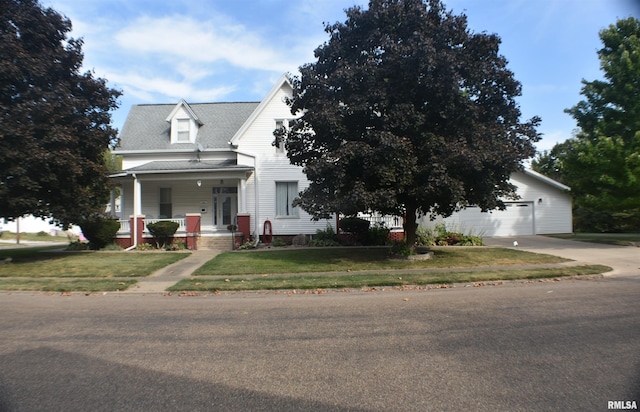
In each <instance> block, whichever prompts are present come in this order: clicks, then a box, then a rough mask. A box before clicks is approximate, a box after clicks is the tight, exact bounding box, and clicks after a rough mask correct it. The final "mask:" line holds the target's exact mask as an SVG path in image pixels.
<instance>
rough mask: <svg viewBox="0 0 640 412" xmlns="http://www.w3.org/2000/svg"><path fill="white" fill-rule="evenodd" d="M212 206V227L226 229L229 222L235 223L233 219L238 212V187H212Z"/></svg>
mask: <svg viewBox="0 0 640 412" xmlns="http://www.w3.org/2000/svg"><path fill="white" fill-rule="evenodd" d="M212 206H213V213H212V215H213V216H212V217H213V226H214V227H217V228H218V229H226V228H227V226H229V225H231V224H237V223H236V221H235V219H236V216H237V214H238V188H237V187H214V188H213V202H212Z"/></svg>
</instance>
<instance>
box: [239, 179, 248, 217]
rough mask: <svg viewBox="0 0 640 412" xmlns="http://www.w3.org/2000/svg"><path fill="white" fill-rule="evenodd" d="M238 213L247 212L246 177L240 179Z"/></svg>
mask: <svg viewBox="0 0 640 412" xmlns="http://www.w3.org/2000/svg"><path fill="white" fill-rule="evenodd" d="M239 206H240V213H247V178H242V179H240V205H239Z"/></svg>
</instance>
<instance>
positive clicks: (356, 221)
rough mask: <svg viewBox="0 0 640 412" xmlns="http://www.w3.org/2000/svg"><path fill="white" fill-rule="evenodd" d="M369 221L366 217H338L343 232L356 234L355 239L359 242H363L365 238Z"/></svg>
mask: <svg viewBox="0 0 640 412" xmlns="http://www.w3.org/2000/svg"><path fill="white" fill-rule="evenodd" d="M369 225H370V222H369V221H368V220H366V219H362V218H359V217H355V216H351V217H345V218H344V219H340V229H341V230H343V231H344V232H348V233H352V234H354V235H355V236H356V239H357V240H358V241H360V242H364V241H366V239H367V234H368V232H369Z"/></svg>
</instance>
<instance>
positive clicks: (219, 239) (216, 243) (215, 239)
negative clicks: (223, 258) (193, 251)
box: [198, 234, 232, 250]
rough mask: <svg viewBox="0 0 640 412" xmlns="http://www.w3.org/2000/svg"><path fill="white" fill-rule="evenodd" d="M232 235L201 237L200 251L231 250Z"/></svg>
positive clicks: (199, 242)
mask: <svg viewBox="0 0 640 412" xmlns="http://www.w3.org/2000/svg"><path fill="white" fill-rule="evenodd" d="M231 249H232V248H231V234H228V235H227V234H225V235H217V236H200V237H199V238H198V250H231Z"/></svg>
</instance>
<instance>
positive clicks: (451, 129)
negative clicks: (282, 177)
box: [275, 0, 539, 245]
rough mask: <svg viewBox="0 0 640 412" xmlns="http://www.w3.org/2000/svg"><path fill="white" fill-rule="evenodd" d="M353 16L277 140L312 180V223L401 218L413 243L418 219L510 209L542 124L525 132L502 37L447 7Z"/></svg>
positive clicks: (297, 90) (384, 0)
mask: <svg viewBox="0 0 640 412" xmlns="http://www.w3.org/2000/svg"><path fill="white" fill-rule="evenodd" d="M346 14H347V17H348V19H347V20H346V21H345V22H344V23H335V24H331V25H330V24H328V25H326V27H325V31H326V32H327V33H328V34H329V37H330V38H329V40H328V41H327V42H325V43H324V44H323V45H321V46H320V47H318V48H317V49H316V50H315V56H316V58H317V61H316V62H314V63H310V64H306V65H304V66H302V67H301V68H300V72H301V75H300V76H299V77H297V78H294V79H293V86H294V95H293V98H292V99H291V101H290V105H291V111H292V113H294V114H302V116H301V117H300V118H299V119H298V120H296V121H294V122H293V124H292V126H291V127H290V129H289V130H283V129H280V130H278V131H276V132H275V135H276V143H278V140H279V139H282V138H284V139H286V148H287V153H288V156H289V159H290V160H291V162H292V163H293V164H296V165H301V166H303V167H304V169H305V172H306V175H307V177H308V178H309V180H310V182H311V183H310V186H309V188H308V189H306V190H304V191H303V192H302V193H301V194H300V197H299V199H297V201H296V203H297V204H298V205H300V206H301V207H302V208H304V209H305V210H307V211H309V212H310V213H312V214H313V215H314V217H315V218H324V217H328V216H329V215H331V214H333V213H342V214H345V215H353V214H355V213H357V212H359V211H368V210H371V211H377V212H381V213H385V214H397V215H404V216H405V233H406V240H407V243H408V244H409V245H413V244H414V243H415V230H416V217H417V216H419V215H425V214H432V213H437V214H441V215H445V216H446V215H450V214H451V213H452V212H454V211H455V210H456V209H457V208H458V207H461V206H462V207H464V206H466V205H470V204H475V205H479V206H480V207H481V208H482V209H483V210H490V209H496V208H498V209H500V208H504V203H503V202H502V201H501V198H508V197H515V188H514V186H513V185H512V184H511V183H509V177H510V175H511V174H512V173H513V172H515V171H517V170H520V169H521V167H522V166H521V161H522V160H523V159H526V158H530V157H532V156H533V155H534V154H535V148H534V145H533V143H534V142H536V141H537V140H538V139H539V135H538V133H537V132H536V130H535V127H536V126H537V124H538V123H539V119H538V118H533V119H531V120H530V121H528V122H525V123H521V122H520V110H519V108H518V105H517V104H516V101H515V97H517V96H519V95H520V92H521V86H520V83H519V82H517V81H516V80H515V79H514V76H513V73H512V72H511V71H509V70H508V69H507V67H506V66H507V61H506V59H505V58H504V57H503V56H501V55H500V54H499V53H498V47H499V45H500V38H499V37H498V36H496V35H489V34H484V33H482V34H474V33H471V32H470V31H469V30H468V29H467V19H466V16H464V15H460V16H455V15H453V14H451V12H447V11H446V10H445V9H444V5H443V4H442V3H441V2H440V1H438V0H429V1H426V2H425V1H422V0H371V1H370V3H369V8H368V9H367V10H364V9H362V8H360V7H353V8H350V9H348V10H346Z"/></svg>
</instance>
